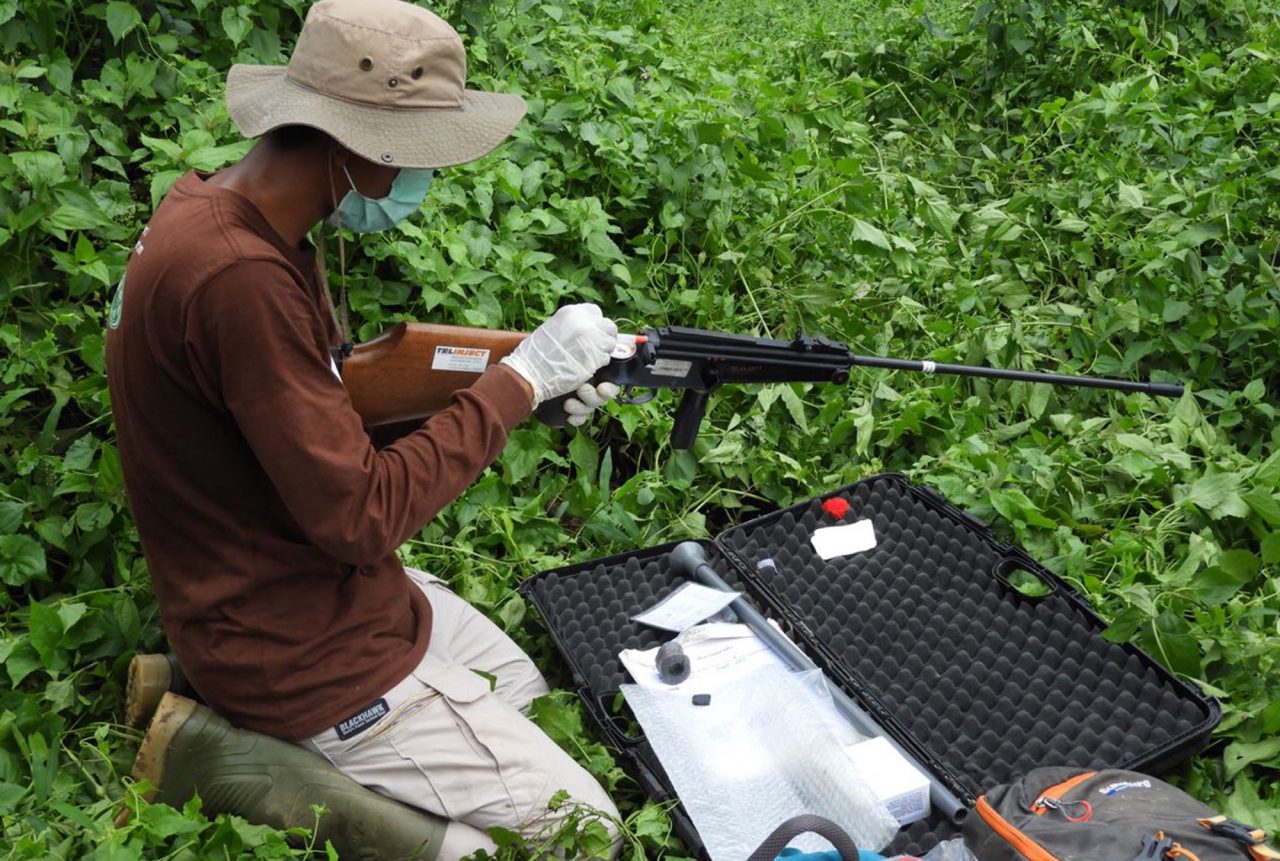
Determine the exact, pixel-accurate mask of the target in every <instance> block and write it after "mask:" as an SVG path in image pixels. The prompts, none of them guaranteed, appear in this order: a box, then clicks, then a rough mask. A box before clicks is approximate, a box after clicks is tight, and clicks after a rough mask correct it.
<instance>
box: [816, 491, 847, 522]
mask: <svg viewBox="0 0 1280 861" xmlns="http://www.w3.org/2000/svg"><path fill="white" fill-rule="evenodd" d="M849 508H850V506H849V501H848V500H847V499H841V498H840V497H838V496H836V497H833V498H831V499H828V500H827V501H826V502H824V503H822V510H823V511H825V512H826V513H827V514H830V515H831V516H832V517H834V518H835V519H836V520H842V519H844V516H845V515H846V514H848V513H849Z"/></svg>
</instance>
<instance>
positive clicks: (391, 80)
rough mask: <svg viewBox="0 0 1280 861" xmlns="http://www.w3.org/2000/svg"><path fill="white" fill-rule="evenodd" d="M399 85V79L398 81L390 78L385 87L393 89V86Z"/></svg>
mask: <svg viewBox="0 0 1280 861" xmlns="http://www.w3.org/2000/svg"><path fill="white" fill-rule="evenodd" d="M399 83H400V79H399V78H390V79H389V80H388V81H387V86H388V87H394V86H396V85H398V84H399Z"/></svg>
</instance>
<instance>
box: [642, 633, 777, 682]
mask: <svg viewBox="0 0 1280 861" xmlns="http://www.w3.org/2000/svg"><path fill="white" fill-rule="evenodd" d="M680 647H681V648H682V649H684V654H685V657H686V658H688V659H689V678H687V679H685V680H684V681H683V682H680V683H679V684H677V685H669V684H667V683H666V682H664V681H662V679H661V677H660V676H659V675H658V668H657V666H656V665H655V661H656V659H657V656H658V650H657V649H647V650H644V651H641V650H640V649H624V650H623V651H622V652H620V653H619V654H618V658H619V659H620V660H621V661H622V665H623V666H624V667H626V668H627V671H628V672H629V673H631V678H633V679H635V680H636V684H638V685H642V686H644V687H646V688H661V689H663V690H669V691H688V692H690V693H696V694H709V693H713V692H715V691H717V690H719V689H720V688H721V687H723V686H725V685H728V684H732V683H733V682H734V681H735V680H737V679H738V678H740V677H742V676H744V675H747V674H748V673H750V672H751V671H752V670H755V669H756V668H757V667H762V666H766V665H774V666H781V667H785V666H786V664H784V663H783V662H782V659H781V658H779V657H778V655H777V653H776V652H774V651H773V649H770V648H769V646H768V645H767V644H766V643H765V642H764V640H761V639H760V638H759V637H757V636H756V635H755V634H754V633H752V631H751V629H750V628H748V627H747V626H746V625H732V624H729V623H727V622H711V623H709V624H706V625H699V626H698V627H696V628H690V629H689V630H687V631H686V632H685V633H684V634H683V635H682V636H681V637H680Z"/></svg>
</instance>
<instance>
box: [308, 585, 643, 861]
mask: <svg viewBox="0 0 1280 861" xmlns="http://www.w3.org/2000/svg"><path fill="white" fill-rule="evenodd" d="M409 576H410V578H412V579H413V581H414V582H415V583H416V584H417V585H418V587H419V588H421V589H422V591H423V592H424V593H426V595H427V598H428V600H429V601H430V602H431V609H432V611H433V616H432V620H433V621H432V628H431V645H430V646H429V647H428V649H427V653H426V655H425V656H424V657H423V659H422V662H421V663H420V664H419V665H418V667H417V668H416V669H414V670H413V672H412V673H410V674H409V676H408V677H407V678H406V679H404V681H402V682H400V683H399V684H398V685H396V686H395V687H393V688H392V689H391V690H390V691H388V692H387V693H386V694H385V695H384V696H383V699H385V700H386V704H387V708H388V710H389V712H388V713H387V714H386V716H385V717H382V718H380V719H379V720H377V721H376V723H374V724H373V725H372V726H370V727H369V728H368V729H365V730H363V731H361V732H358V733H357V734H355V735H352V736H350V737H349V738H347V740H345V741H344V740H342V739H341V738H340V737H339V733H338V731H337V729H336V728H330V729H327V730H325V731H324V732H322V733H320V734H319V735H316V736H313V737H312V738H310V739H307V740H305V741H303V742H301V744H302V746H303V747H306V748H307V749H309V750H312V751H314V752H316V753H319V754H320V755H321V756H323V757H325V758H326V759H328V760H329V761H330V762H332V763H333V764H334V765H335V766H337V767H338V769H339V770H340V771H342V772H343V773H344V774H346V775H347V776H349V777H351V778H352V779H354V780H355V781H356V782H358V783H361V784H363V785H365V786H367V787H369V788H370V789H374V790H376V791H378V792H381V793H382V794H384V795H388V796H391V797H392V798H396V799H399V800H400V801H403V802H405V803H406V804H411V805H413V806H415V807H420V808H422V809H424V810H428V811H430V812H432V813H435V814H439V815H441V816H444V817H446V818H447V819H449V820H451V824H450V825H449V828H448V830H447V832H446V833H445V842H444V848H443V849H442V850H441V853H440V861H455V859H459V858H462V857H464V856H466V855H469V854H471V853H472V852H475V851H476V850H477V849H480V848H486V849H488V850H489V851H490V852H492V851H493V849H494V848H495V847H494V844H493V842H492V841H491V840H490V839H489V837H488V835H486V834H485V833H484V831H483V829H485V828H489V827H492V826H501V827H503V828H507V829H511V830H515V831H519V832H521V833H522V834H525V835H526V836H533V835H535V834H537V833H538V832H539V831H540V830H541V829H543V828H544V827H546V826H547V825H548V824H549V823H551V822H553V821H554V819H555V818H557V817H558V816H562V815H564V814H563V812H561V813H550V812H548V810H547V803H548V801H549V800H550V799H551V797H552V795H554V794H555V793H556V792H559V791H560V790H564V791H566V792H567V793H568V795H569V798H570V799H571V800H572V801H573V802H578V803H581V804H585V805H589V806H591V807H593V808H596V809H597V810H600V811H602V812H603V813H604V814H606V815H607V816H610V817H614V818H616V817H617V815H618V813H617V808H616V807H614V804H613V802H612V801H611V800H610V798H609V796H608V794H607V793H606V792H605V791H604V789H602V788H601V786H600V784H599V783H597V782H596V780H595V778H593V777H592V776H591V775H590V774H588V773H587V772H586V771H585V770H584V769H583V768H582V767H581V766H580V765H578V764H577V763H576V762H574V760H573V759H572V758H571V757H570V756H569V755H568V754H566V753H565V752H564V751H562V750H561V749H560V748H559V746H557V745H556V743H555V742H553V741H552V740H551V739H550V738H548V737H547V735H546V734H545V733H543V732H542V730H540V729H538V727H537V726H535V725H534V724H533V723H532V722H531V721H530V720H529V719H528V718H527V717H525V714H524V713H525V712H526V711H527V710H528V708H529V703H530V701H531V700H533V698H534V697H536V696H539V695H541V694H544V693H546V692H547V684H546V682H545V681H544V680H543V678H542V675H541V674H540V673H539V672H538V669H537V667H535V666H534V665H533V662H532V661H531V660H529V657H528V655H526V654H525V653H524V652H522V651H521V650H520V648H519V647H518V646H516V644H515V643H513V642H512V641H511V639H510V638H509V637H507V635H506V634H504V633H503V632H502V630H501V629H499V628H498V626H497V625H495V624H493V622H491V621H489V620H488V619H487V618H485V617H484V616H483V615H482V614H481V613H480V612H479V611H477V610H476V609H475V608H474V607H472V606H471V605H470V604H468V603H467V602H466V601H464V600H462V599H461V598H459V597H458V596H456V595H454V594H453V593H452V592H450V591H449V590H448V589H447V588H446V587H445V586H444V584H443V583H441V582H440V580H439V579H438V578H436V577H433V576H432V575H430V574H426V573H424V572H422V571H416V570H413V569H409ZM474 670H480V671H483V672H485V673H489V674H491V675H493V676H495V677H496V679H497V682H496V685H495V687H494V689H493V690H492V691H491V690H490V682H489V680H488V679H486V678H484V677H482V676H480V675H479V674H477V673H476V672H473V671H474ZM602 824H604V825H605V826H606V827H607V828H608V829H609V832H610V834H616V827H615V825H614V823H613V822H611V821H604V822H603V823H602ZM614 846H615V852H616V847H617V841H616V840H615V841H614Z"/></svg>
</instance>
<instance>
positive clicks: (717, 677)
mask: <svg viewBox="0 0 1280 861" xmlns="http://www.w3.org/2000/svg"><path fill="white" fill-rule="evenodd" d="M771 624H772V623H771ZM774 627H775V628H777V627H778V626H777V625H776V624H774ZM679 641H680V648H682V649H683V650H684V654H685V657H686V658H687V659H688V660H689V677H688V678H687V679H685V680H684V681H683V682H680V683H679V684H676V685H669V684H667V683H666V682H664V681H662V677H661V676H659V675H658V668H657V666H656V665H655V660H656V658H657V656H658V650H657V649H646V650H643V651H642V650H640V649H624V650H623V651H621V652H619V653H618V658H619V660H621V661H622V665H623V666H624V667H626V668H627V672H629V673H631V678H633V679H635V681H636V684H638V685H640V686H641V687H646V688H656V689H659V690H665V691H676V692H678V693H679V692H683V693H685V694H688V695H692V694H715V693H716V692H717V691H721V690H724V689H726V688H730V687H732V686H733V685H735V684H737V683H738V681H739V680H741V679H743V678H745V677H746V676H749V675H751V674H752V673H754V672H756V671H757V670H759V669H760V668H762V667H765V668H768V667H782V668H783V669H786V668H787V664H786V662H785V661H783V660H782V658H780V657H779V656H778V653H777V652H775V651H774V650H773V649H771V648H769V645H768V644H767V643H765V641H764V640H762V639H760V638H759V637H757V636H756V635H755V633H754V632H753V631H752V630H751V629H750V628H749V627H747V626H746V625H742V624H730V623H728V622H708V623H707V624H705V625H698V626H697V627H696V628H690V629H689V630H687V631H685V632H684V633H683V634H681V635H680V637H679ZM804 678H805V679H806V680H811V681H812V682H813V684H814V685H815V686H816V688H815V690H814V691H813V695H814V701H815V702H819V703H821V704H822V705H821V707H819V708H817V709H816V711H817V713H818V714H819V716H820V717H821V718H822V720H823V722H824V723H826V724H827V728H828V730H829V731H830V732H831V733H832V735H834V736H835V737H836V738H837V739H839V740H840V742H841V744H844V745H850V744H856V743H857V742H859V741H863V740H864V738H863V736H862V735H860V734H859V733H858V731H857V730H856V729H854V728H853V726H852V725H851V724H850V723H849V722H848V721H847V720H845V719H844V717H843V716H841V714H840V713H839V712H838V711H836V708H835V705H834V704H833V703H832V702H831V695H830V693H828V692H827V690H826V688H825V685H826V680H825V679H824V678H823V676H822V674H821V673H812V674H806V675H805V676H804Z"/></svg>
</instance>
